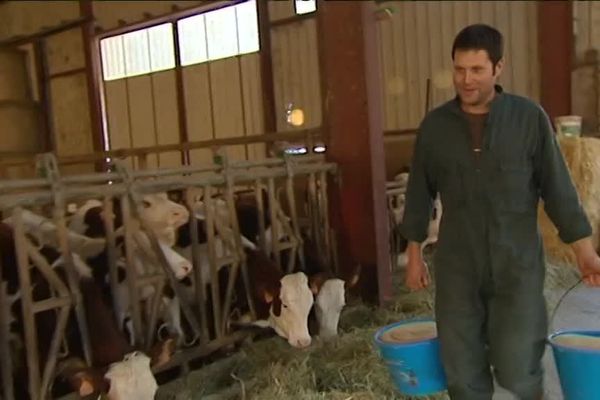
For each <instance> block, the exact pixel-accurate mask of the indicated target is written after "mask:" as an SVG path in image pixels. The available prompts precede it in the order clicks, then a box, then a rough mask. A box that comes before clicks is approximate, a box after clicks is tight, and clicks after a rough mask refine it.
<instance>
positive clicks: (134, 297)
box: [121, 194, 144, 345]
mask: <svg viewBox="0 0 600 400" xmlns="http://www.w3.org/2000/svg"><path fill="white" fill-rule="evenodd" d="M121 215H122V218H123V227H124V228H125V258H126V260H127V262H126V270H127V277H126V281H127V288H128V291H129V304H130V308H131V321H132V323H133V331H134V333H133V336H134V340H135V342H136V344H138V345H141V344H143V340H144V339H143V334H142V314H141V309H140V293H139V291H138V286H137V284H136V282H137V280H138V276H137V275H138V274H137V271H136V269H135V257H136V255H135V244H134V240H133V232H134V228H133V224H132V221H131V219H132V217H131V207H130V204H129V196H128V195H126V194H124V195H123V196H121Z"/></svg>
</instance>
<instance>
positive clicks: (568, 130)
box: [554, 115, 582, 136]
mask: <svg viewBox="0 0 600 400" xmlns="http://www.w3.org/2000/svg"><path fill="white" fill-rule="evenodd" d="M581 122H582V118H581V117H580V116H578V115H562V116H560V117H556V118H554V125H555V126H556V133H557V134H559V135H562V136H581Z"/></svg>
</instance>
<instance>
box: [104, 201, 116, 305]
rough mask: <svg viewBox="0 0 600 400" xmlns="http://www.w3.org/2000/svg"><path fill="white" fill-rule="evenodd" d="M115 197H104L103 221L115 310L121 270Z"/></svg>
mask: <svg viewBox="0 0 600 400" xmlns="http://www.w3.org/2000/svg"><path fill="white" fill-rule="evenodd" d="M112 200H113V199H112V198H111V197H108V196H106V197H104V200H103V203H104V204H103V205H104V207H103V212H104V214H103V218H102V220H103V222H104V232H105V236H106V253H107V257H108V279H109V284H110V291H111V293H112V296H111V298H112V306H113V310H114V311H115V313H116V311H117V309H118V304H117V290H118V289H117V288H118V286H119V275H118V274H119V270H118V266H117V241H116V237H115V222H114V209H113V201H112Z"/></svg>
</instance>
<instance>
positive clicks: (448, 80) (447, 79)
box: [433, 69, 453, 89]
mask: <svg viewBox="0 0 600 400" xmlns="http://www.w3.org/2000/svg"><path fill="white" fill-rule="evenodd" d="M433 86H434V87H435V88H436V89H452V86H453V81H452V71H450V70H448V69H441V70H438V71H436V72H435V74H434V75H433Z"/></svg>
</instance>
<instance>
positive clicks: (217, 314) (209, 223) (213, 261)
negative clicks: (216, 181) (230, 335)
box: [204, 186, 223, 338]
mask: <svg viewBox="0 0 600 400" xmlns="http://www.w3.org/2000/svg"><path fill="white" fill-rule="evenodd" d="M214 211H215V206H213V199H212V187H211V186H205V187H204V213H205V216H206V238H207V244H208V260H209V266H210V280H211V285H210V289H211V295H212V306H213V321H214V324H215V332H216V335H217V338H221V337H222V336H223V331H222V330H221V297H220V293H219V271H218V268H219V266H218V265H217V255H216V253H215V249H216V241H217V240H218V238H216V237H215V220H214V215H213V212H214Z"/></svg>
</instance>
